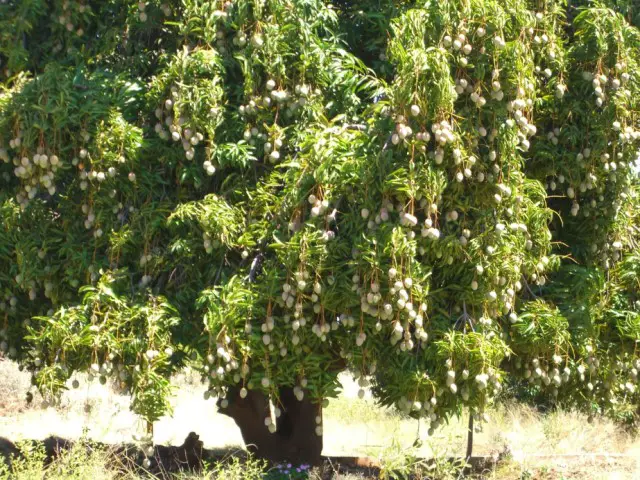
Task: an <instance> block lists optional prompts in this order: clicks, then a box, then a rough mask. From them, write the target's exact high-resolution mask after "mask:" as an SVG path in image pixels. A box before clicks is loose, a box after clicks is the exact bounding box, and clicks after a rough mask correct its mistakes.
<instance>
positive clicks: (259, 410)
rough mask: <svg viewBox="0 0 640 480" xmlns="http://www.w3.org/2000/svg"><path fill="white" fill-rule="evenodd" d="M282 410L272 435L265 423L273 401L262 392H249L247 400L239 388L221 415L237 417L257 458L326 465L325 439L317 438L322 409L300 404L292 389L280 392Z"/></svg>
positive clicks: (219, 406)
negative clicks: (323, 440)
mask: <svg viewBox="0 0 640 480" xmlns="http://www.w3.org/2000/svg"><path fill="white" fill-rule="evenodd" d="M279 395H280V399H279V401H280V403H279V404H278V405H276V406H277V407H278V408H280V410H281V411H282V414H281V415H280V417H279V418H277V419H276V432H275V433H271V432H269V429H268V427H267V426H266V425H265V423H264V420H265V418H267V417H268V416H269V415H270V413H269V412H270V410H269V398H268V397H267V396H266V395H264V394H263V393H262V392H258V391H254V390H249V392H248V394H247V396H246V397H245V398H241V397H240V390H239V389H238V388H231V389H229V393H228V396H227V400H228V401H229V404H228V405H227V407H226V408H222V406H221V404H220V401H218V408H219V410H220V413H223V414H225V415H228V416H229V417H231V418H233V419H234V421H235V422H236V424H237V425H238V427H239V428H240V432H241V433H242V438H243V440H244V443H245V445H246V446H247V450H249V451H250V452H252V453H253V454H254V455H255V456H256V457H258V458H262V459H266V460H268V461H270V462H273V463H278V462H290V463H294V464H297V465H299V464H303V463H305V464H308V465H320V464H322V436H319V435H316V426H317V424H316V417H317V416H320V418H321V419H322V407H321V406H320V405H318V404H316V403H313V402H311V401H310V400H308V399H306V398H305V399H303V400H302V401H298V400H297V399H296V397H295V395H294V393H293V389H292V388H288V387H287V388H281V389H280V390H279Z"/></svg>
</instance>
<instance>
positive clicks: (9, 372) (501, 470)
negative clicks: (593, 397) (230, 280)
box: [0, 361, 640, 480]
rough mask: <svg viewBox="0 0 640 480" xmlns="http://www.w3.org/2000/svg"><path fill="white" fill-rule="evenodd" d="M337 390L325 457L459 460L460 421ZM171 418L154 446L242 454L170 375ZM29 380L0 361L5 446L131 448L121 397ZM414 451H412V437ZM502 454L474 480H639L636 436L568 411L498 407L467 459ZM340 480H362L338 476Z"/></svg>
mask: <svg viewBox="0 0 640 480" xmlns="http://www.w3.org/2000/svg"><path fill="white" fill-rule="evenodd" d="M342 383H343V392H342V394H341V396H340V397H339V398H337V399H335V400H332V401H331V402H330V404H329V407H328V408H327V409H326V410H325V414H324V433H325V435H324V446H325V448H324V452H323V453H324V455H325V456H328V457H343V456H350V457H354V456H368V457H371V458H373V459H376V460H377V461H378V462H379V463H380V464H382V465H390V464H393V463H396V462H398V461H401V460H402V459H404V458H405V457H406V454H407V453H409V452H410V453H412V454H415V455H416V456H418V457H423V458H432V457H436V458H445V457H459V456H463V455H464V451H465V446H466V422H467V419H466V418H462V419H459V420H453V421H452V422H451V423H450V424H449V425H447V426H446V427H443V428H441V429H440V430H438V431H437V432H436V433H435V434H434V435H433V436H432V437H429V436H428V435H427V428H426V427H425V425H424V424H420V423H419V422H417V421H416V420H412V419H408V418H405V417H402V416H400V415H399V414H397V413H395V412H394V411H390V410H386V409H381V408H379V407H377V406H376V405H375V404H374V402H373V400H372V399H371V396H370V394H369V392H367V394H366V395H365V398H364V399H358V397H357V392H358V387H357V385H356V384H355V383H354V382H353V381H352V380H351V378H350V377H349V376H347V375H344V376H343V378H342ZM175 384H176V385H177V386H178V388H177V390H176V395H175V398H174V401H173V405H174V412H173V416H171V417H167V418H164V419H162V420H161V421H159V422H158V423H157V424H156V425H155V428H154V432H155V435H154V440H155V442H156V443H158V444H172V445H180V444H182V442H183V441H184V439H185V437H186V436H187V435H188V433H189V432H191V431H194V432H196V433H197V434H198V435H199V436H200V439H201V440H202V441H203V442H204V446H205V448H208V449H213V448H216V449H218V448H227V449H229V450H230V451H233V450H234V449H241V448H242V446H243V443H242V437H241V436H240V432H239V430H238V428H237V427H236V425H235V424H234V422H233V421H232V420H231V419H230V418H228V417H225V416H223V415H220V414H218V413H217V412H216V407H215V402H214V401H213V400H205V399H204V398H203V393H204V388H203V387H202V385H200V384H199V382H198V381H197V379H196V378H195V377H191V376H189V377H187V376H181V377H179V378H176V382H175ZM28 386H29V377H28V375H26V374H24V373H21V372H19V371H18V369H17V367H16V365H15V364H13V363H11V362H9V361H0V437H5V438H8V439H10V440H12V441H18V440H22V439H44V438H45V437H47V436H49V435H57V436H60V437H63V438H67V439H78V438H80V437H81V436H82V435H83V432H86V434H87V436H88V437H89V438H90V439H92V440H95V441H99V442H103V443H109V444H117V443H122V442H130V441H131V439H132V436H133V434H135V433H141V432H142V430H143V425H142V422H140V421H139V420H138V418H137V417H136V416H135V415H133V414H132V413H131V412H130V411H129V398H128V397H125V396H122V395H118V394H116V393H114V392H113V391H112V390H111V389H110V388H109V387H108V386H101V385H100V384H99V383H98V382H94V383H91V384H88V383H87V382H84V381H81V386H80V388H79V389H77V390H73V391H69V392H67V393H65V394H64V396H63V399H62V402H61V405H60V406H59V407H57V408H55V409H54V408H51V407H46V408H45V407H44V406H43V405H42V402H41V401H40V400H39V399H38V398H37V396H36V399H35V400H34V402H33V403H32V404H31V405H26V404H25V402H24V400H23V399H24V394H25V392H26V390H27V389H28ZM417 438H419V439H420V440H421V443H422V445H421V447H420V448H418V449H414V450H411V448H412V447H411V446H412V445H413V444H414V442H415V440H416V439H417ZM505 451H509V452H510V455H509V456H508V457H507V458H506V459H505V460H504V461H502V462H500V463H499V464H498V466H497V467H496V469H493V470H492V471H490V472H486V474H485V475H483V478H505V479H512V478H513V479H516V478H517V479H520V478H531V479H534V478H539V479H556V478H558V479H560V478H564V479H576V480H577V479H587V480H588V479H603V480H604V479H614V480H615V479H629V480H631V479H640V438H638V437H633V436H631V435H630V434H629V433H627V432H624V431H622V430H620V429H619V428H617V427H616V426H615V425H614V424H613V423H612V422H610V421H608V420H606V419H598V418H596V419H595V420H594V421H593V422H592V423H589V422H588V421H587V419H586V417H584V416H582V415H580V414H577V413H575V412H564V411H560V412H553V413H550V414H547V415H541V414H539V413H537V412H536V411H534V410H533V409H531V408H529V407H526V406H522V405H507V406H504V407H501V408H500V409H498V410H496V411H494V412H492V413H491V421H490V422H489V423H488V424H486V425H485V426H484V429H483V431H482V432H481V433H476V434H475V437H474V452H473V453H474V455H488V456H492V455H493V456H498V455H499V454H501V453H503V452H505ZM339 478H342V479H348V478H363V477H362V476H358V475H355V476H346V477H345V476H344V475H341V476H340V477H339Z"/></svg>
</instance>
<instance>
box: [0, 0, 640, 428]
mask: <svg viewBox="0 0 640 480" xmlns="http://www.w3.org/2000/svg"><path fill="white" fill-rule="evenodd" d="M639 28H640V8H639V7H638V6H637V4H636V2H635V1H634V0H600V1H586V0H585V1H571V2H569V1H568V0H547V1H538V0H438V1H435V0H433V1H431V0H424V1H421V2H412V1H391V0H383V1H369V0H354V1H349V2H348V1H336V2H335V3H333V4H331V3H327V2H322V1H320V0H247V1H235V2H234V1H228V2H221V1H205V0H183V1H177V0H174V1H169V0H167V1H165V2H162V1H160V0H151V1H142V2H134V1H131V0H102V1H97V0H95V1H90V0H86V1H84V2H80V1H76V0H54V1H45V0H5V1H3V2H0V62H1V63H0V68H1V69H2V72H1V73H0V87H1V90H0V159H1V160H2V161H3V162H2V163H0V186H1V190H0V212H1V217H0V299H1V303H0V312H1V315H2V316H1V317H0V327H2V328H1V330H0V341H1V342H2V343H1V344H0V348H1V349H2V351H4V352H6V354H7V355H8V356H9V357H11V358H16V359H18V360H19V361H20V362H21V363H22V364H23V365H25V366H26V368H28V369H29V370H30V371H31V372H32V373H33V379H34V385H35V386H37V388H38V389H39V390H40V391H41V392H42V393H43V394H44V395H45V396H47V398H50V399H54V398H55V396H56V395H57V394H58V393H59V392H60V391H61V390H63V389H65V388H71V387H74V386H77V385H78V381H77V379H76V378H75V373H76V372H82V371H86V372H89V373H90V377H97V378H99V379H100V381H102V382H106V381H107V378H109V377H113V378H114V380H115V381H116V383H117V384H118V385H119V386H120V387H121V388H122V389H124V390H126V391H130V392H131V394H132V396H133V399H134V403H133V408H134V410H135V411H136V412H137V413H139V414H140V415H142V416H143V418H145V419H147V420H149V421H151V422H152V421H154V420H156V419H158V418H159V417H161V416H162V415H164V414H165V413H167V412H168V410H169V404H168V399H169V398H170V393H171V385H170V382H169V379H170V377H171V375H172V374H173V373H174V372H176V371H177V370H180V369H181V368H183V367H185V366H187V365H188V366H191V367H193V368H197V369H198V370H199V371H201V372H202V376H203V379H204V380H205V381H206V382H207V383H208V385H209V386H210V388H209V392H208V395H210V396H212V397H214V396H215V397H222V398H224V397H225V395H226V392H227V388H228V387H229V386H231V385H236V386H238V387H241V388H240V389H239V390H238V391H239V395H240V396H246V393H247V389H253V390H261V391H263V392H265V393H266V394H268V395H269V396H270V397H271V399H272V401H273V402H274V404H276V405H277V404H278V399H277V396H278V388H279V387H281V386H290V387H294V391H295V395H296V396H297V397H298V398H299V399H302V398H304V397H305V396H307V398H309V397H310V398H312V399H314V400H315V401H317V402H318V408H319V409H320V408H321V404H322V400H323V399H326V398H329V397H332V396H334V395H335V394H336V392H337V390H338V387H339V384H338V381H337V375H338V373H339V372H340V371H343V370H345V369H349V370H350V371H352V372H354V374H355V375H356V377H357V378H358V379H359V382H360V385H361V386H362V387H366V386H369V385H371V386H372V387H373V390H374V393H375V395H376V397H377V398H378V399H379V400H380V401H381V402H382V403H384V404H388V405H392V404H394V405H397V406H398V407H399V408H400V409H402V410H404V411H406V412H407V413H411V414H412V415H415V416H423V417H425V418H428V419H429V420H430V421H431V426H432V428H435V427H437V426H438V424H440V423H441V422H442V421H444V420H446V419H447V418H448V417H449V416H450V415H451V414H455V413H459V412H460V411H461V409H462V407H463V406H467V407H469V408H470V409H471V410H472V411H473V412H474V413H475V414H478V415H481V414H482V412H483V411H484V407H485V405H486V404H487V403H488V402H490V401H491V400H492V399H493V398H494V397H495V395H496V394H498V393H499V392H500V391H501V389H502V385H503V383H504V381H505V380H506V379H511V380H513V381H516V382H528V384H530V385H531V387H532V388H534V389H535V391H536V392H537V393H538V394H540V395H542V396H544V397H545V398H548V399H560V400H562V401H564V402H568V403H571V404H575V405H578V406H580V407H582V408H587V409H591V410H599V411H607V412H615V413H616V414H620V412H622V413H623V414H624V415H626V417H627V418H630V416H632V415H633V413H634V412H637V409H638V405H639V402H640V392H638V389H637V381H638V379H637V375H638V369H640V354H639V353H638V346H639V345H638V342H640V298H638V294H639V291H638V280H637V278H638V276H637V273H638V272H639V271H640V254H639V253H638V252H637V251H635V249H636V246H637V241H638V238H639V231H638V228H639V227H640V221H639V219H638V207H639V205H638V203H639V200H638V195H637V194H638V175H637V169H636V162H637V161H638V149H639V144H640V29H639ZM233 401H234V398H226V399H225V400H224V401H223V402H233ZM277 414H278V410H277V409H276V415H277ZM269 415H270V414H269V412H265V416H266V417H268V418H266V419H265V422H266V423H265V424H266V425H267V426H268V427H269V428H271V429H273V430H275V424H274V423H273V422H272V421H271V419H270V417H269ZM318 421H320V422H321V416H318ZM317 433H318V434H321V433H322V427H321V425H318V428H317Z"/></svg>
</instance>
